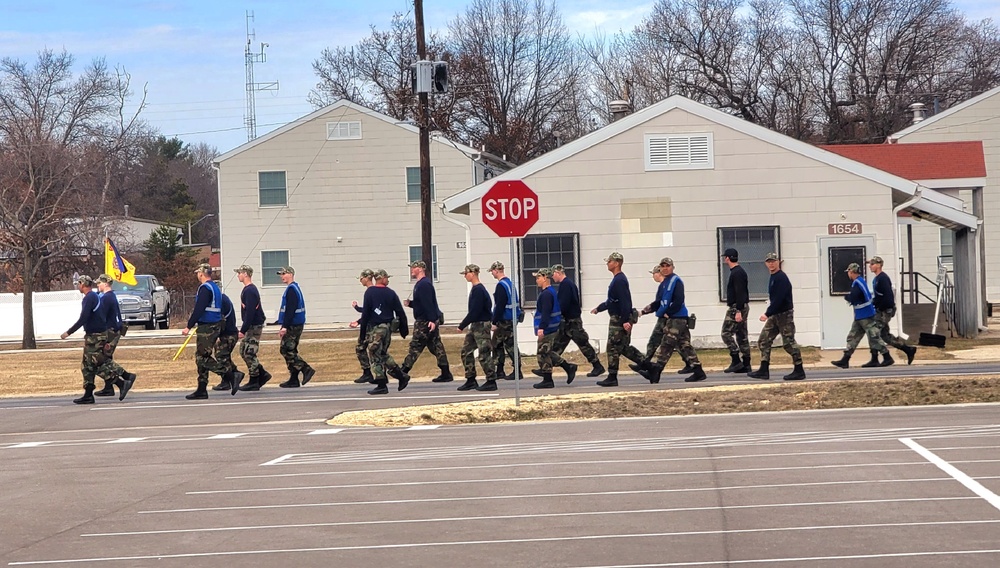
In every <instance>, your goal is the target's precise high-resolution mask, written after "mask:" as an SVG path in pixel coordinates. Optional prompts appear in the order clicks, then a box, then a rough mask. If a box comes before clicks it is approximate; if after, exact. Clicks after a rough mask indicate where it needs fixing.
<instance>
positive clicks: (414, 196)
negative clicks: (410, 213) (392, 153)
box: [406, 167, 434, 203]
mask: <svg viewBox="0 0 1000 568" xmlns="http://www.w3.org/2000/svg"><path fill="white" fill-rule="evenodd" d="M406 202H407V203H420V168H419V167H416V168H406ZM433 202H434V168H431V203H433Z"/></svg>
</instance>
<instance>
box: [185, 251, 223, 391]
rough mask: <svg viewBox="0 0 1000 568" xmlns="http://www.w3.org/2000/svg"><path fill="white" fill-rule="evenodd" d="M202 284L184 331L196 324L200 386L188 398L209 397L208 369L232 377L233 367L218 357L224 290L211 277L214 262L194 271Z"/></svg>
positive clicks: (188, 331) (196, 357) (186, 331)
mask: <svg viewBox="0 0 1000 568" xmlns="http://www.w3.org/2000/svg"><path fill="white" fill-rule="evenodd" d="M194 273H195V274H197V275H198V281H199V282H201V286H199V287H198V294H197V295H196V296H195V299H194V310H193V311H192V312H191V317H190V318H188V322H187V327H185V328H184V329H183V330H182V331H181V333H182V334H183V335H187V334H188V333H190V332H191V328H192V327H195V326H197V330H196V333H197V338H196V341H197V346H198V347H197V349H196V350H195V356H194V361H195V364H196V365H197V366H198V388H197V389H196V390H195V391H194V392H193V393H191V394H189V395H187V396H186V397H184V398H186V399H188V400H198V399H205V398H208V373H209V372H212V373H215V374H217V375H219V376H220V377H222V379H223V380H225V381H231V380H232V379H233V377H232V371H231V370H230V369H229V368H228V367H226V366H224V365H222V364H221V363H219V362H218V361H217V360H216V359H215V356H214V354H215V345H216V342H217V341H218V340H219V333H221V332H222V290H220V289H219V285H218V284H216V283H215V281H214V280H212V266H211V265H209V264H205V263H203V264H199V265H198V268H197V269H195V271H194Z"/></svg>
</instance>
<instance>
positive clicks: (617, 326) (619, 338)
mask: <svg viewBox="0 0 1000 568" xmlns="http://www.w3.org/2000/svg"><path fill="white" fill-rule="evenodd" d="M628 321H629V320H628V318H623V317H621V316H616V315H612V316H611V318H610V319H609V320H608V374H609V375H612V376H613V375H617V374H618V364H619V359H620V358H621V357H625V358H627V359H631V360H632V361H634V362H635V363H642V361H643V355H642V352H641V351H639V350H638V349H636V348H635V347H633V346H632V331H631V330H629V331H625V328H624V327H622V325H624V324H625V323H626V322H628Z"/></svg>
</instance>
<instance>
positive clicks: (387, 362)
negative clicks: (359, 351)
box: [365, 323, 399, 383]
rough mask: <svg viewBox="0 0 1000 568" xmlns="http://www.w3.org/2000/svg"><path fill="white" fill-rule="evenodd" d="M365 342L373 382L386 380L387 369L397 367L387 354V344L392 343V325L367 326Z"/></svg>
mask: <svg viewBox="0 0 1000 568" xmlns="http://www.w3.org/2000/svg"><path fill="white" fill-rule="evenodd" d="M365 342H366V343H367V344H368V360H369V361H370V363H371V370H372V376H373V377H375V382H382V383H385V382H388V380H389V379H388V378H387V377H386V372H387V370H392V369H397V368H399V365H397V364H396V360H395V359H393V358H392V355H390V354H389V346H390V345H391V344H392V326H391V325H390V324H388V323H380V324H378V325H373V326H369V328H368V333H367V334H366V335H365Z"/></svg>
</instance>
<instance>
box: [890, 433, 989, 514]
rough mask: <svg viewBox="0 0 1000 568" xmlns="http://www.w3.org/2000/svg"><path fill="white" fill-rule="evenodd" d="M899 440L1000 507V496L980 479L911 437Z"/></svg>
mask: <svg viewBox="0 0 1000 568" xmlns="http://www.w3.org/2000/svg"><path fill="white" fill-rule="evenodd" d="M899 441H900V442H902V443H903V444H904V445H906V446H907V447H908V448H910V449H912V450H913V451H915V452H917V453H918V454H920V455H921V456H923V457H924V458H925V459H926V460H927V461H929V462H931V463H932V464H934V465H936V466H937V467H938V468H939V469H940V470H941V471H943V472H945V473H947V474H948V475H950V476H952V477H954V478H955V481H957V482H959V483H961V484H962V485H964V486H965V487H966V488H967V489H968V490H969V491H972V492H973V493H975V494H976V495H979V496H980V497H982V498H983V499H985V500H986V502H987V503H989V504H990V505H993V506H994V507H995V508H997V509H1000V497H998V496H997V494H996V493H994V492H992V491H990V490H989V489H987V488H985V487H983V485H982V484H981V483H979V482H978V481H976V480H975V479H972V478H971V477H969V476H968V475H966V474H965V472H963V471H962V470H960V469H958V468H957V467H955V466H953V465H951V464H950V463H948V462H946V461H944V460H943V459H941V458H939V457H938V456H937V455H936V454H934V453H933V452H931V451H930V450H928V449H927V448H925V447H923V446H921V445H920V444H918V443H916V442H914V441H913V440H911V439H910V438H900V439H899ZM956 463H974V462H971V461H961V462H956Z"/></svg>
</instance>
